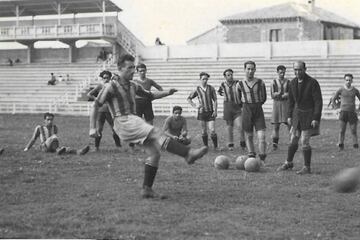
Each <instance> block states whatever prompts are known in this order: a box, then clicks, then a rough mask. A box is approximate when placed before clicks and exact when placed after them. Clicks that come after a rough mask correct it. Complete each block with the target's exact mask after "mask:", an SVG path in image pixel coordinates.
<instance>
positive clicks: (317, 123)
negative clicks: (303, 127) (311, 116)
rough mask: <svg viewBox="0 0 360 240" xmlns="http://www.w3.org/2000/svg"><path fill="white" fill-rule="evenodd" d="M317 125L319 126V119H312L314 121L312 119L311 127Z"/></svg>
mask: <svg viewBox="0 0 360 240" xmlns="http://www.w3.org/2000/svg"><path fill="white" fill-rule="evenodd" d="M317 126H319V121H316V120H312V121H311V127H312V128H316V127H317Z"/></svg>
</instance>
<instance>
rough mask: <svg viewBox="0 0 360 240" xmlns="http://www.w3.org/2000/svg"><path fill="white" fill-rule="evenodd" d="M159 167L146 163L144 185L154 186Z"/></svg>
mask: <svg viewBox="0 0 360 240" xmlns="http://www.w3.org/2000/svg"><path fill="white" fill-rule="evenodd" d="M157 170H158V168H157V167H153V166H150V165H148V164H145V168H144V183H143V186H147V187H150V188H151V187H152V185H153V184H154V180H155V176H156V172H157Z"/></svg>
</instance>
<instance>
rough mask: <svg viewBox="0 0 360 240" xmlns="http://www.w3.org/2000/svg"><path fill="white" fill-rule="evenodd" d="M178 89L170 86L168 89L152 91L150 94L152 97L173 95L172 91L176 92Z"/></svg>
mask: <svg viewBox="0 0 360 240" xmlns="http://www.w3.org/2000/svg"><path fill="white" fill-rule="evenodd" d="M177 91H178V90H177V89H175V88H171V89H170V90H168V91H158V92H153V93H152V96H153V99H159V98H163V97H167V96H169V95H173V94H174V93H176V92H177Z"/></svg>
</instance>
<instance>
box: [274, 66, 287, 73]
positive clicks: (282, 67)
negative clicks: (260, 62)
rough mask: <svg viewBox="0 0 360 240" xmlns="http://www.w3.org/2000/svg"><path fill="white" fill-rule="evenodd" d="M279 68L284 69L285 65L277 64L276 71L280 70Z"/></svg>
mask: <svg viewBox="0 0 360 240" xmlns="http://www.w3.org/2000/svg"><path fill="white" fill-rule="evenodd" d="M280 70H284V71H286V67H285V66H284V65H279V66H277V68H276V71H277V72H278V71H280Z"/></svg>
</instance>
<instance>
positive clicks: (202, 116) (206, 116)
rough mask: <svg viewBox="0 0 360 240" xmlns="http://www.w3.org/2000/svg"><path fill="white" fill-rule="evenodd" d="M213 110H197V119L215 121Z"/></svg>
mask: <svg viewBox="0 0 360 240" xmlns="http://www.w3.org/2000/svg"><path fill="white" fill-rule="evenodd" d="M213 113H214V112H200V111H199V112H198V115H197V120H200V121H205V122H210V121H215V118H214V117H213Z"/></svg>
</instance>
